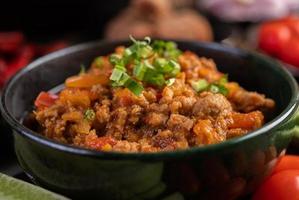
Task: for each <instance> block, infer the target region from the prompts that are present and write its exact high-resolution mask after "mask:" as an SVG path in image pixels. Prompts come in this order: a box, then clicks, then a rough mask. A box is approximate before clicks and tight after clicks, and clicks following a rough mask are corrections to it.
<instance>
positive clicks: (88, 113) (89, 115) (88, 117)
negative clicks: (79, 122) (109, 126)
mask: <svg viewBox="0 0 299 200" xmlns="http://www.w3.org/2000/svg"><path fill="white" fill-rule="evenodd" d="M95 116H96V114H95V112H94V111H93V110H92V109H87V110H86V111H85V112H84V119H86V120H88V121H93V120H94V118H95Z"/></svg>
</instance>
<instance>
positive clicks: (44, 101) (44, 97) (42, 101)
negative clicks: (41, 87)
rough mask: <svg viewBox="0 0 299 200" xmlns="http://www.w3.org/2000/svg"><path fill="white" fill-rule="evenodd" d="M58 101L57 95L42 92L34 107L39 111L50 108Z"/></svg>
mask: <svg viewBox="0 0 299 200" xmlns="http://www.w3.org/2000/svg"><path fill="white" fill-rule="evenodd" d="M57 99H58V96H57V95H54V94H49V93H48V92H41V93H40V94H39V95H38V97H37V98H36V100H35V102H34V105H35V106H36V107H37V108H38V109H42V108H45V107H50V106H51V105H53V104H54V103H55V101H56V100H57Z"/></svg>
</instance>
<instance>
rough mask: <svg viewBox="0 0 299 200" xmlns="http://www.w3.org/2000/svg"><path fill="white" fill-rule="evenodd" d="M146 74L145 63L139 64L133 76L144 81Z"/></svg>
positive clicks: (134, 69)
mask: <svg viewBox="0 0 299 200" xmlns="http://www.w3.org/2000/svg"><path fill="white" fill-rule="evenodd" d="M145 72H146V66H145V65H144V64H143V63H139V64H137V65H135V67H134V68H133V75H134V76H135V77H136V78H137V79H138V80H140V81H142V80H143V77H144V74H145Z"/></svg>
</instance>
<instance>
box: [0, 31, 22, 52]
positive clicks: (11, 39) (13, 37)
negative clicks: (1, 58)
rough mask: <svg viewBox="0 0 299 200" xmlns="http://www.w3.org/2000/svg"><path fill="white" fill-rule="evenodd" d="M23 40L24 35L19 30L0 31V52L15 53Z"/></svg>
mask: <svg viewBox="0 0 299 200" xmlns="http://www.w3.org/2000/svg"><path fill="white" fill-rule="evenodd" d="M24 40H25V37H24V35H23V34H22V33H20V32H0V52H3V53H15V52H16V51H17V50H18V48H19V47H20V46H21V45H22V44H23V43H24Z"/></svg>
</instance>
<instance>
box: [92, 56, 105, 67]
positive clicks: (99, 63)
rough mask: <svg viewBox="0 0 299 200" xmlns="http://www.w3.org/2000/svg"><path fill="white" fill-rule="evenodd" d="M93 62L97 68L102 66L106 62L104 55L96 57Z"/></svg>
mask: <svg viewBox="0 0 299 200" xmlns="http://www.w3.org/2000/svg"><path fill="white" fill-rule="evenodd" d="M93 63H94V65H95V66H96V67H97V68H101V67H102V66H103V64H104V61H103V57H102V56H99V57H97V58H95V59H94V61H93Z"/></svg>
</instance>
